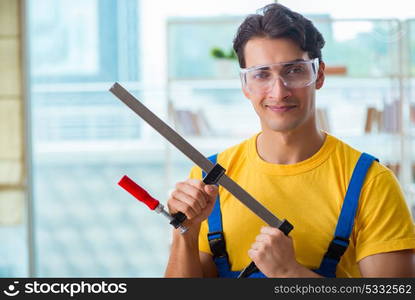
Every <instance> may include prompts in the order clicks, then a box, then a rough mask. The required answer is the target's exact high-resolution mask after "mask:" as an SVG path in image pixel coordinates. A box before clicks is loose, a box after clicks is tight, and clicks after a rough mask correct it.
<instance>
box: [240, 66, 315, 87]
mask: <svg viewBox="0 0 415 300" xmlns="http://www.w3.org/2000/svg"><path fill="white" fill-rule="evenodd" d="M317 70H318V58H315V59H312V60H308V61H299V62H292V63H278V64H271V65H264V66H259V67H254V68H249V69H242V70H241V79H242V84H243V85H244V87H246V88H247V89H248V90H249V91H250V92H251V93H255V94H262V93H266V92H269V91H270V90H271V89H272V87H273V86H274V84H275V82H276V80H279V79H280V80H281V81H282V83H283V84H284V86H286V87H287V88H302V87H306V86H308V85H310V84H312V83H313V82H315V80H316V78H317Z"/></svg>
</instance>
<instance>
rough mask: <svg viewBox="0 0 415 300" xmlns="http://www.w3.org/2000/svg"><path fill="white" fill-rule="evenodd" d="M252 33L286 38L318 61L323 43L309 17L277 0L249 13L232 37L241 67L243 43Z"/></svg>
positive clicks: (253, 35)
mask: <svg viewBox="0 0 415 300" xmlns="http://www.w3.org/2000/svg"><path fill="white" fill-rule="evenodd" d="M255 37H265V38H271V39H276V38H289V39H291V40H292V41H293V42H295V43H296V44H297V45H298V46H299V47H300V48H301V49H302V50H303V51H306V52H307V53H308V55H309V57H310V58H316V57H318V58H319V60H320V61H321V49H322V48H323V47H324V43H325V41H324V38H323V36H322V35H321V33H320V32H319V31H318V30H317V28H316V27H315V26H314V25H313V23H312V22H311V21H310V20H309V19H307V18H305V17H304V16H302V15H301V14H299V13H296V12H294V11H292V10H290V9H289V8H287V7H285V6H283V5H281V4H278V3H273V4H268V5H266V6H264V7H263V8H261V9H260V10H259V13H257V14H252V15H248V16H247V17H246V18H245V20H244V21H243V22H242V24H241V25H240V26H239V28H238V31H237V33H236V36H235V38H234V40H233V49H234V50H235V52H236V54H237V56H238V60H239V65H240V67H241V68H245V55H244V48H245V45H246V43H247V42H248V41H249V40H250V39H252V38H255Z"/></svg>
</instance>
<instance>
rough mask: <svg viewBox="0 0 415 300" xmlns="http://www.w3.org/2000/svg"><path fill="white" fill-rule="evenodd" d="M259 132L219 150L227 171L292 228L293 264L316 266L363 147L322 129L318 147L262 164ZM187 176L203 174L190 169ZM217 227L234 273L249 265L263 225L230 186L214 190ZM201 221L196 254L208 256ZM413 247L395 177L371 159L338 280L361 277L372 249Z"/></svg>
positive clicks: (414, 233)
mask: <svg viewBox="0 0 415 300" xmlns="http://www.w3.org/2000/svg"><path fill="white" fill-rule="evenodd" d="M258 135H259V134H257V135H255V136H253V137H252V138H250V139H248V140H245V141H244V142H242V143H241V144H239V145H236V146H233V147H231V148H228V149H227V150H225V151H224V152H221V153H219V155H218V163H220V164H221V165H222V166H223V167H224V168H225V169H226V174H227V175H228V176H229V177H231V178H232V179H233V180H234V181H236V182H237V183H238V184H239V185H240V186H241V187H243V188H244V189H245V190H246V191H247V192H248V193H250V194H251V195H252V196H253V197H254V198H255V199H256V200H258V201H259V202H261V203H262V204H263V205H264V206H265V207H267V208H268V209H269V210H270V211H271V212H273V213H274V214H275V215H276V216H277V217H278V218H280V219H287V220H288V221H289V222H290V223H291V224H293V226H294V229H293V230H292V231H291V233H290V236H291V237H292V238H293V242H294V250H295V254H296V259H297V261H298V262H299V263H300V264H302V265H303V266H305V267H307V268H309V269H316V268H318V266H319V265H320V262H321V259H322V257H323V255H324V253H325V252H326V250H327V247H328V245H329V243H330V242H331V240H332V238H333V235H334V231H335V227H336V224H337V220H338V217H339V214H340V210H341V207H342V204H343V199H344V196H345V194H346V190H347V187H348V184H349V180H350V178H351V175H352V172H353V170H354V167H355V165H356V162H357V160H358V158H359V157H360V154H361V152H359V151H357V150H355V149H353V148H352V147H350V146H349V145H347V144H345V143H343V142H342V141H340V140H338V139H337V138H335V137H334V136H331V135H329V134H327V136H326V139H325V142H324V144H323V146H322V147H321V149H320V150H319V151H318V152H317V153H316V154H314V155H313V156H312V157H310V158H308V159H306V160H304V161H301V162H299V163H296V164H290V165H279V164H272V163H268V162H265V161H264V160H262V159H261V158H260V157H259V155H258V153H257V150H256V139H257V136H258ZM190 177H191V178H197V179H201V170H200V168H198V167H196V166H195V167H193V168H192V170H191V173H190ZM219 193H220V201H221V212H222V223H223V231H224V235H225V241H226V249H227V252H228V255H229V260H230V264H231V270H232V271H239V270H242V269H243V268H244V267H245V266H246V265H247V264H248V263H249V262H250V258H249V256H248V253H247V252H248V250H249V249H250V247H251V244H252V243H253V242H254V240H255V237H256V236H257V235H258V234H259V231H260V228H261V226H265V225H266V224H265V222H264V221H262V220H261V219H260V218H259V217H257V216H256V215H255V214H253V213H252V212H251V211H250V210H249V209H248V208H246V207H245V206H244V205H243V204H242V203H240V202H239V201H238V200H237V199H235V198H234V197H233V196H232V195H231V194H230V193H229V192H228V191H226V190H225V189H223V188H222V187H220V188H219ZM207 232H208V225H207V220H206V221H204V222H202V226H201V230H200V235H199V249H200V251H203V252H207V253H210V254H211V251H210V248H209V243H208V241H207ZM403 249H415V230H414V223H413V220H412V218H411V215H410V212H409V210H408V207H407V205H406V202H405V200H404V196H403V194H402V191H401V189H400V186H399V184H398V181H397V179H396V177H395V176H394V174H393V173H392V172H391V171H390V170H389V169H387V168H386V167H384V166H383V165H382V164H380V163H378V162H374V163H373V164H372V166H371V167H370V169H369V171H368V173H367V176H366V178H365V181H364V184H363V187H362V192H361V196H360V200H359V206H358V210H357V213H356V219H355V223H354V227H353V231H352V235H351V237H350V244H349V247H348V248H347V250H346V252H345V254H344V255H343V257H342V259H341V261H340V263H339V264H338V266H337V277H360V276H361V274H360V271H359V268H358V265H357V262H358V261H359V260H361V259H362V258H364V257H366V256H369V255H373V254H376V253H382V252H390V251H397V250H403Z"/></svg>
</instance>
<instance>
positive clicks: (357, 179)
mask: <svg viewBox="0 0 415 300" xmlns="http://www.w3.org/2000/svg"><path fill="white" fill-rule="evenodd" d="M375 160H376V161H379V160H378V159H377V158H375V157H373V156H371V155H369V154H367V153H362V154H361V156H360V158H359V160H358V161H357V163H356V166H355V168H354V170H353V174H352V177H351V179H350V183H349V186H348V188H347V192H346V196H345V198H344V202H343V205H342V209H341V212H340V216H339V220H338V221H337V226H336V231H335V233H334V238H333V240H332V241H331V243H330V245H329V247H328V249H327V252H326V254H325V255H324V257H323V259H322V261H321V264H320V267H319V268H318V269H317V270H314V272H316V273H318V274H320V275H322V276H324V277H336V268H337V264H338V263H339V261H340V259H341V257H342V256H343V254H344V252H345V251H346V249H347V247H348V246H349V237H350V234H351V233H352V229H353V225H354V219H355V216H356V211H357V207H358V204H359V198H360V192H361V189H362V186H363V182H364V180H365V177H366V174H367V171H368V170H369V167H370V166H371V165H372V163H373V161H375Z"/></svg>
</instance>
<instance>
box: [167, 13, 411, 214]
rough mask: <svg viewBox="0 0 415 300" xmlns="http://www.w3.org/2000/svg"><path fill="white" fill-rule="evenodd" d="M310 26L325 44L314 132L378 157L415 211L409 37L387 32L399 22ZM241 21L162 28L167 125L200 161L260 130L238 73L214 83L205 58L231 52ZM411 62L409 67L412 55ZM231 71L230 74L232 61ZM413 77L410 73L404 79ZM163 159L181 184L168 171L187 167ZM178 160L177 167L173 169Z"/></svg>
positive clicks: (179, 22)
mask: <svg viewBox="0 0 415 300" xmlns="http://www.w3.org/2000/svg"><path fill="white" fill-rule="evenodd" d="M309 18H310V19H312V20H313V22H314V24H316V26H317V27H318V28H319V30H320V31H321V32H322V34H323V36H324V37H325V39H326V46H325V48H324V49H323V59H324V61H325V63H326V81H325V85H324V87H323V88H322V89H321V90H319V91H317V94H316V103H317V117H318V124H319V126H320V127H321V128H322V129H325V130H327V131H328V132H330V133H331V134H333V135H335V136H337V137H339V138H340V139H342V140H344V141H345V142H347V143H349V144H350V145H351V146H353V147H355V148H357V149H359V150H361V151H366V152H368V153H371V154H373V155H375V156H376V157H378V158H379V159H380V160H381V162H382V163H383V164H385V165H386V166H388V167H389V168H390V169H391V170H392V171H393V172H394V173H395V174H396V176H397V177H398V179H399V180H400V182H401V184H402V187H403V189H404V192H405V194H406V197H407V200H408V203H409V204H410V205H411V206H412V205H414V203H415V201H414V199H415V197H414V195H415V184H414V178H413V175H412V174H413V173H414V171H415V164H412V163H408V162H410V161H412V157H414V155H412V149H411V139H412V137H415V126H414V125H415V103H413V104H411V103H410V101H409V99H410V98H409V97H410V95H411V93H412V94H413V91H412V90H410V87H412V86H413V83H412V84H410V83H408V78H407V77H408V73H405V66H404V61H405V59H407V56H409V55H410V53H411V52H410V45H415V42H412V44H411V42H410V41H406V40H405V39H407V38H408V37H411V38H413V37H414V35H413V34H412V33H413V32H414V31H410V30H409V29H407V30H408V32H410V33H411V34H409V35H403V36H402V37H401V38H399V39H394V35H396V30H393V29H394V28H396V26H403V25H402V22H403V21H398V20H393V19H390V20H389V19H376V20H375V19H373V20H361V19H359V20H352V19H350V20H333V19H331V18H330V17H329V16H325V15H319V16H309ZM242 19H243V17H240V16H223V17H201V18H178V17H177V18H171V19H169V20H168V21H167V60H168V70H167V97H166V98H167V106H168V115H169V119H170V120H171V123H172V124H174V125H175V127H176V128H177V129H178V130H179V131H182V133H183V134H184V136H186V137H187V138H188V139H189V140H192V141H193V142H194V145H195V146H196V147H197V148H198V149H200V150H201V151H202V152H203V154H206V155H210V154H213V153H215V152H216V151H220V150H223V149H225V148H226V147H228V146H231V145H234V144H237V143H239V142H240V141H242V140H243V139H246V138H248V137H249V136H251V135H252V134H254V133H256V132H257V131H259V130H260V128H259V124H258V123H259V122H258V119H257V116H256V115H255V113H254V111H253V110H252V108H251V106H250V104H249V101H248V100H246V99H245V98H244V96H243V94H242V92H241V91H240V82H239V78H238V73H237V72H235V73H234V75H233V76H232V75H230V74H229V73H226V76H220V74H219V73H218V72H217V68H218V67H217V66H216V65H215V61H214V59H213V58H212V57H210V53H209V50H210V49H211V48H212V47H215V46H218V47H222V48H224V49H227V48H229V47H230V45H231V42H232V39H233V36H234V33H235V32H236V29H237V26H238V25H239V24H240V22H241V21H242ZM411 22H412V21H411ZM412 25H413V23H410V22H409V21H407V24H406V25H405V26H407V27H408V28H410V29H415V27H414V26H412ZM344 28H347V32H348V34H349V35H350V34H351V33H350V32H353V31H354V32H355V33H354V35H353V36H351V37H350V36H349V37H348V38H343V37H342V34H344V32H343V33H342V30H343V31H344V30H345V29H344ZM212 32H215V34H211V33H212ZM413 41H415V38H413ZM406 43H407V44H406ZM178 53H179V54H178ZM411 59H412V64H413V65H415V64H414V62H415V56H414V55H413V54H412V56H411ZM234 64H235V66H237V62H236V61H234ZM235 66H234V67H235ZM414 70H415V68H414V67H412V69H411V72H412V73H411V74H413V73H415V72H414ZM231 74H232V73H231ZM409 77H410V76H409ZM183 111H186V112H185V113H184V114H187V121H179V119H178V117H177V112H180V113H182V114H183ZM185 118H186V117H185ZM202 120H203V121H202ZM183 122H187V123H186V124H188V126H187V127H188V129H187V130H188V131H187V132H186V131H185V129H184V128H182V129H180V127H181V126H182V127H183ZM199 123H204V125H200V124H199ZM195 124H196V125H195ZM198 124H199V125H198ZM185 127H186V126H185ZM198 127H203V128H204V129H200V128H199V129H198ZM189 128H190V129H189ZM207 128H208V129H207ZM168 156H169V157H170V159H169V160H168V161H169V164H170V167H169V168H170V176H169V181H171V182H175V180H176V179H178V177H180V178H185V176H186V175H187V173H185V172H181V171H180V170H178V168H176V167H174V165H177V166H179V165H180V166H181V167H183V166H186V167H187V165H186V163H184V160H186V158H184V157H183V158H180V157H178V156H177V155H176V154H174V153H173V152H170V153H168ZM181 159H182V160H181ZM180 160H181V162H182V163H178V162H179V161H180ZM183 163H184V164H183ZM188 165H189V166H190V165H191V164H190V163H189V164H188ZM178 174H179V175H180V176H179V175H178Z"/></svg>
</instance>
